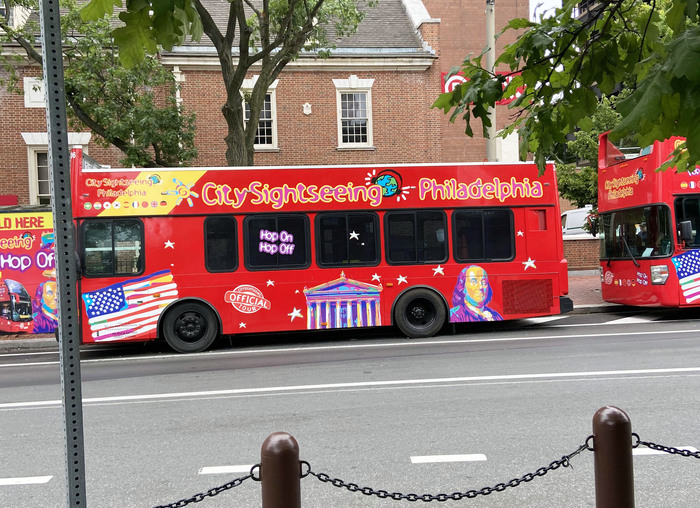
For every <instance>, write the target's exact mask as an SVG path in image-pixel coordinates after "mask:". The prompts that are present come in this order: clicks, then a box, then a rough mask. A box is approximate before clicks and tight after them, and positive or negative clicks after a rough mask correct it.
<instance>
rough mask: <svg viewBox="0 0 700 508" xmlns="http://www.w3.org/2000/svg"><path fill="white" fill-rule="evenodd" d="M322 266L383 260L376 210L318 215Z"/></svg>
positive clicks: (368, 263)
mask: <svg viewBox="0 0 700 508" xmlns="http://www.w3.org/2000/svg"><path fill="white" fill-rule="evenodd" d="M316 221H317V222H316V223H317V227H316V229H317V234H318V241H317V263H318V264H319V266H324V267H326V266H327V267H331V266H336V267H337V266H346V265H356V266H373V265H376V264H378V263H379V251H378V246H379V236H378V235H379V228H378V227H377V225H378V221H377V216H376V214H374V213H324V214H319V215H318V216H317V217H316Z"/></svg>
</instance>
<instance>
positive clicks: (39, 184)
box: [34, 151, 51, 205]
mask: <svg viewBox="0 0 700 508" xmlns="http://www.w3.org/2000/svg"><path fill="white" fill-rule="evenodd" d="M34 154H35V157H36V160H35V161H34V163H35V164H36V194H35V196H36V204H37V205H50V204H51V178H50V176H49V153H48V152H44V151H35V152H34Z"/></svg>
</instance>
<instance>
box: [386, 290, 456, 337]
mask: <svg viewBox="0 0 700 508" xmlns="http://www.w3.org/2000/svg"><path fill="white" fill-rule="evenodd" d="M446 316H447V310H446V309H445V304H444V303H443V301H442V298H440V297H439V296H438V295H437V294H436V293H435V292H434V291H431V290H429V289H422V288H417V289H412V290H410V291H408V292H407V293H405V294H403V295H402V296H401V297H400V298H399V301H398V302H396V307H395V308H394V322H395V323H396V326H398V327H399V330H401V332H403V333H404V334H405V335H406V336H407V337H410V338H412V339H420V338H424V337H432V336H433V335H435V334H436V333H438V332H439V331H440V329H442V327H443V325H444V324H445V317H446Z"/></svg>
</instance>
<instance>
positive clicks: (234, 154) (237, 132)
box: [221, 99, 254, 166]
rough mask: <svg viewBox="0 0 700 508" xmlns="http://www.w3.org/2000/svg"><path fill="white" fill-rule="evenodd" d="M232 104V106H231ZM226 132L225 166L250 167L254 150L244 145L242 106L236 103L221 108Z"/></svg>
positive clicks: (239, 101) (239, 102)
mask: <svg viewBox="0 0 700 508" xmlns="http://www.w3.org/2000/svg"><path fill="white" fill-rule="evenodd" d="M232 102H233V104H232ZM221 110H222V112H223V115H224V118H225V119H226V125H227V127H228V132H227V134H226V137H225V138H224V140H225V141H226V164H227V165H229V166H252V165H253V156H254V150H253V149H252V147H250V149H249V148H248V147H247V146H246V143H245V129H244V123H243V104H242V101H241V100H240V99H239V100H238V101H230V100H229V101H228V102H227V103H226V104H225V105H224V107H223V108H221Z"/></svg>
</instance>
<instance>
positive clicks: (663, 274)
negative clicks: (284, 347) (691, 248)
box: [651, 265, 668, 284]
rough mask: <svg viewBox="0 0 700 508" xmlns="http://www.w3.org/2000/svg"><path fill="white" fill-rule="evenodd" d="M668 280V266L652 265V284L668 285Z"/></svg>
mask: <svg viewBox="0 0 700 508" xmlns="http://www.w3.org/2000/svg"><path fill="white" fill-rule="evenodd" d="M667 279H668V266H666V265H652V267H651V283H652V284H666V280H667Z"/></svg>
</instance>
